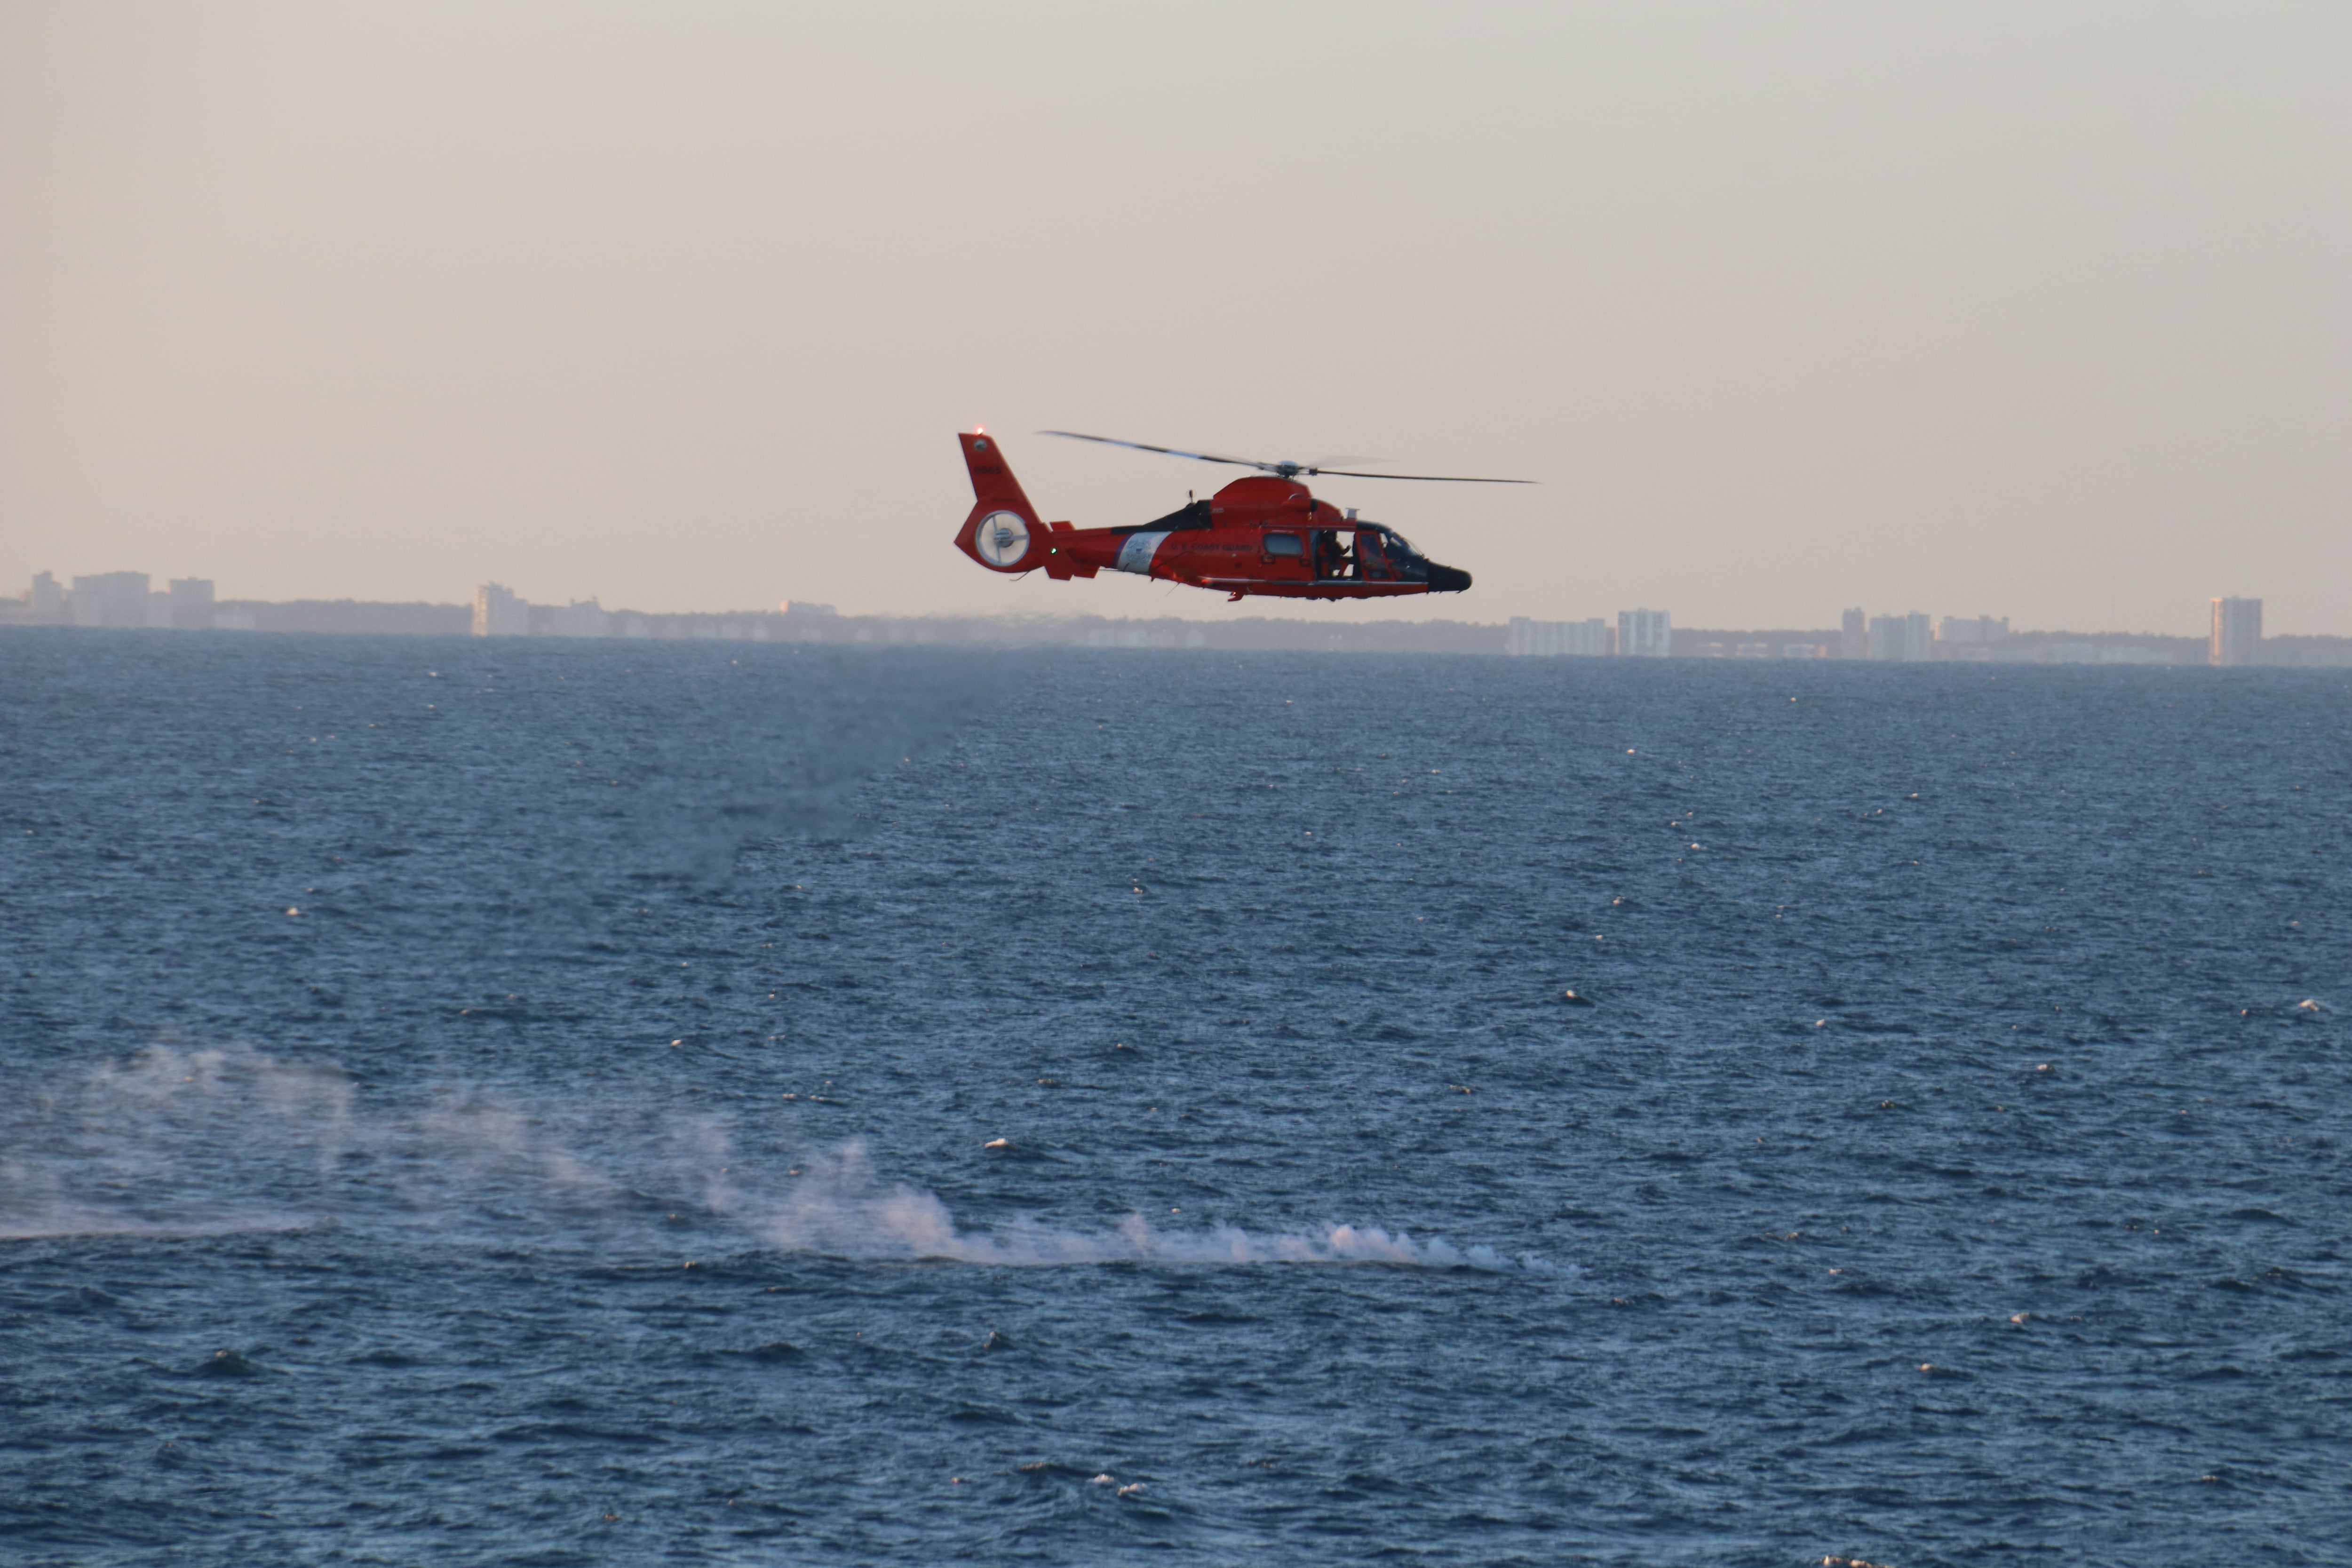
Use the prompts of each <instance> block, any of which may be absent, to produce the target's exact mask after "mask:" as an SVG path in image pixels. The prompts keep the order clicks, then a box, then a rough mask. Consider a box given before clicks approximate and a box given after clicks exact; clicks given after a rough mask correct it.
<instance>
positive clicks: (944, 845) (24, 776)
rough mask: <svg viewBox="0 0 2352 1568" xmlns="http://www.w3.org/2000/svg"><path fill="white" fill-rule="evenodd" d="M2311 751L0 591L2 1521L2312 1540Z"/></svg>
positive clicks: (2330, 948)
mask: <svg viewBox="0 0 2352 1568" xmlns="http://www.w3.org/2000/svg"><path fill="white" fill-rule="evenodd" d="M2347 720H2352V691H2347V682H2346V680H2345V679H2344V677H2343V675H2342V674H2341V673H2340V672H2335V673H2323V672H2317V671H2310V672H2305V671H2294V670H2261V669H2252V670H2201V669H2179V670H2171V669H2149V670H2137V669H2105V668H2095V669H2068V668H1994V667H1984V666H1932V667H1901V668H1871V667H1867V666H1861V667H1843V666H1834V665H1824V666H1808V665H1794V664H1752V665H1744V664H1723V663H1705V664H1701V663H1683V662H1659V663H1650V662H1646V661H1632V660H1627V661H1609V660H1538V659H1520V660H1509V659H1481V658H1380V657H1370V656H1346V657H1314V656H1287V655H1264V656H1250V657H1236V656H1234V655H1229V654H1211V653H1174V652H1166V653H1148V652H1132V653H1108V652H1089V653H1081V652H1075V651H1054V652H1037V653H1031V654H985V655H983V654H974V653H971V652H967V651H960V650H915V649H901V650H871V651H861V650H816V649H804V648H783V647H751V646H744V645H719V644H696V645H682V644H672V645H661V646H651V647H649V646H645V645H625V646H615V645H611V644H572V645H562V646H558V645H551V644H545V643H499V644H486V643H477V642H472V641H438V640H425V639H405V640H404V639H383V640H372V639H361V638H345V639H337V638H310V637H268V638H265V637H233V636H221V637H210V636H198V635H193V634H189V635H175V636H142V635H137V634H121V635H114V634H102V633H73V632H62V631H57V632H51V631H16V632H8V633H0V888H4V889H5V897H0V1075H5V1077H0V1086H5V1087H4V1088H0V1560H5V1561H6V1562H8V1563H26V1564H51V1563H77V1564H79V1563H126V1564H128V1563H142V1564H143V1563H206V1564H211V1563H219V1564H250V1563H436V1564H447V1563H539V1564H566V1563H946V1562H987V1563H1015V1562H1025V1563H1133V1562H1169V1561H1183V1562H1200V1563H1265V1562H1328V1561H1358V1560H1365V1559H1372V1558H1381V1559H1386V1560H1392V1561H1400V1562H1413V1563H1563V1562H1596V1563H1631V1562H1640V1563H1645V1564H1658V1563H1668V1564H1676V1563H1692V1564H1698V1563H1706V1564H1717V1563H1728V1564H1748V1563H1753V1564H1797V1563H1820V1562H1822V1561H1823V1560H1824V1559H1831V1560H1836V1559H1844V1558H1853V1559H1861V1560H1864V1561H1867V1562H1869V1563H1893V1564H1896V1565H1897V1568H1925V1565H1928V1564H1940V1563H2026V1562H2032V1563H2068V1564H2075V1563H2086V1564H2087V1563H2116V1564H2135V1565H2137V1564H2149V1563H2221V1562H2232V1563H2236V1562H2244V1563H2276V1564H2289V1563H2345V1562H2347V1561H2352V1552H2347V1542H2352V1315H2347V1231H2352V1177H2348V1176H2347V1163H2346V1154H2347V1133H2352V1127H2347V1085H2346V1076H2347V1066H2352V1057H2347V1037H2346V1031H2345V1027H2344V1023H2343V1020H2344V1018H2345V1016H2346V1010H2347V1009H2352V985H2347V974H2352V969H2348V968H2347V959H2352V947H2347V941H2348V940H2352V925H2347V916H2352V910H2347V848H2352V843H2347V808H2352V726H2347ZM1570 992H1573V993H1575V994H1576V997H1575V999H1571V998H1570V996H1569V995H1568V993H1570Z"/></svg>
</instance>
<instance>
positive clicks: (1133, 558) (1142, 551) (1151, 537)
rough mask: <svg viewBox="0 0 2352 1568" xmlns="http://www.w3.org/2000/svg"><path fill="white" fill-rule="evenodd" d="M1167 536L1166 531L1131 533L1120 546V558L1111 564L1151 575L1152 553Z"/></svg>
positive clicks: (1120, 568) (1121, 569)
mask: <svg viewBox="0 0 2352 1568" xmlns="http://www.w3.org/2000/svg"><path fill="white" fill-rule="evenodd" d="M1167 537H1168V536H1167V535H1166V534H1165V533H1130V534H1129V535H1128V536H1127V542H1126V543H1124V544H1122V545H1120V546H1119V547H1118V560H1117V561H1115V562H1113V563H1111V564H1112V565H1113V566H1114V567H1115V568H1117V569H1118V571H1121V572H1134V573H1138V574H1141V575H1143V576H1146V577H1149V576H1150V575H1151V557H1152V554H1153V552H1156V551H1158V550H1159V548H1160V541H1161V540H1163V539H1165V538H1167Z"/></svg>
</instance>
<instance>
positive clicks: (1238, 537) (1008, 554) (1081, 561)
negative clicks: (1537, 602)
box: [955, 430, 1535, 599]
mask: <svg viewBox="0 0 2352 1568" xmlns="http://www.w3.org/2000/svg"><path fill="white" fill-rule="evenodd" d="M1043 433H1044V434H1045V435H1047V436H1062V437H1068V438H1069V439H1071V440H1074V441H1099V442H1101V443H1103V444H1104V445H1106V446H1111V447H1133V448H1134V449H1135V450H1137V451H1139V452H1163V453H1165V454H1167V455H1168V456H1169V457H1171V458H1197V459H1198V460H1200V461H1201V462H1203V463H1231V464H1234V465H1235V466H1237V467H1240V468H1255V469H1257V470H1259V471H1258V472H1257V473H1255V474H1253V475H1251V476H1250V477H1248V478H1247V479H1235V480H1234V482H1233V483H1232V484H1229V485H1227V486H1226V487H1225V488H1224V489H1221V490H1219V491H1218V492H1217V493H1216V494H1215V495H1213V496H1211V497H1210V498H1209V499H1208V500H1194V501H1189V502H1187V503H1186V504H1185V505H1184V506H1182V507H1181V508H1179V509H1178V510H1174V511H1171V512H1170V513H1169V514H1168V515H1167V516H1166V517H1161V518H1154V519H1153V520H1152V521H1150V522H1138V523H1131V524H1129V525H1128V526H1126V527H1123V528H1072V527H1071V526H1070V525H1069V524H1068V523H1066V522H1054V523H1047V522H1042V521H1038V517H1037V509H1036V508H1034V507H1033V506H1031V505H1030V504H1029V498H1028V497H1027V496H1025V495H1024V494H1022V492H1021V481H1020V480H1018V479H1014V478H1013V469H1012V468H1011V467H1010V466H1008V465H1007V464H1006V462H1005V460H1004V453H1003V449H1002V448H1001V447H999V446H998V445H997V441H996V437H993V436H991V435H989V434H987V433H986V432H985V431H981V430H975V431H972V432H971V433H970V434H969V435H960V436H958V437H957V439H958V440H960V441H961V442H962V443H963V460H964V466H965V467H966V468H970V469H971V492H972V494H973V496H974V497H976V498H977V500H975V502H974V504H973V506H972V509H971V516H969V517H967V518H965V519H964V520H963V527H962V529H961V531H958V532H957V534H956V541H955V542H956V548H957V549H959V550H961V551H962V552H964V553H965V554H966V555H969V556H971V558H972V559H973V560H974V561H977V562H979V563H981V564H982V566H985V567H987V568H988V569H989V570H990V571H992V572H1007V573H1021V572H1034V571H1037V570H1039V569H1041V568H1042V569H1043V570H1044V572H1045V575H1046V576H1048V577H1050V578H1052V579H1053V580H1054V581H1055V582H1056V583H1066V582H1067V581H1069V579H1071V578H1073V577H1091V576H1093V575H1094V574H1096V573H1097V572H1099V571H1101V570H1102V569H1103V568H1104V567H1106V566H1108V567H1109V568H1110V569H1111V570H1112V571H1114V572H1133V573H1136V574H1139V575H1141V576H1147V577H1158V578H1160V579H1162V580H1163V581H1166V582H1170V583H1183V584H1189V585H1191V586H1192V587H1195V588H1211V589H1215V590H1218V591H1220V592H1223V594H1225V595H1228V596H1229V597H1230V598H1234V599H1238V598H1241V597H1242V596H1243V595H1249V594H1263V595H1272V596H1274V597H1276V598H1285V599H1387V598H1394V597H1396V596H1398V595H1403V594H1459V593H1461V592H1462V591H1463V590H1464V589H1465V588H1467V587H1469V586H1470V574H1469V573H1467V572H1464V571H1460V570H1458V569H1456V568H1454V567H1452V566H1440V565H1439V564H1437V563H1435V562H1433V561H1431V560H1429V559H1428V558H1427V557H1425V556H1423V554H1422V553H1421V552H1419V551H1417V550H1415V549H1414V548H1413V547H1412V545H1411V544H1410V543H1408V542H1406V541H1405V538H1404V536H1403V535H1402V534H1401V533H1399V532H1397V531H1395V530H1394V529H1392V528H1383V527H1382V526H1381V525H1380V524H1379V523H1377V522H1362V521H1358V520H1357V517H1356V513H1355V509H1354V508H1352V507H1351V508H1349V510H1347V511H1345V512H1342V511H1341V510H1339V508H1337V507H1335V506H1333V505H1332V504H1331V503H1330V502H1328V501H1320V500H1316V499H1315V498H1314V497H1313V496H1311V495H1309V494H1308V493H1307V487H1306V486H1305V485H1303V484H1300V483H1299V482H1298V478H1299V476H1300V475H1301V474H1338V475H1341V476H1344V477H1346V478H1348V479H1420V480H1425V481H1433V482H1439V483H1458V484H1474V485H1525V484H1533V483H1534V482H1535V481H1534V480H1532V479H1466V478H1462V477H1459V476H1453V475H1444V474H1367V473H1361V472H1358V471H1356V470H1353V469H1349V468H1317V467H1315V466H1314V465H1312V464H1307V463H1261V462H1256V461H1255V460H1253V459H1251V458H1223V457H1219V456H1217V455H1216V454H1214V453H1213V452H1183V451H1179V450H1177V449H1176V448H1175V447H1148V446H1146V445H1144V444H1143V443H1142V442H1140V441H1115V440H1113V439H1111V437H1108V436H1082V435H1080V434H1079V433H1078V432H1076V431H1075V430H1047V431H1045V432H1043ZM1339 460H1340V461H1342V462H1344V461H1346V459H1345V458H1341V459H1339Z"/></svg>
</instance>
